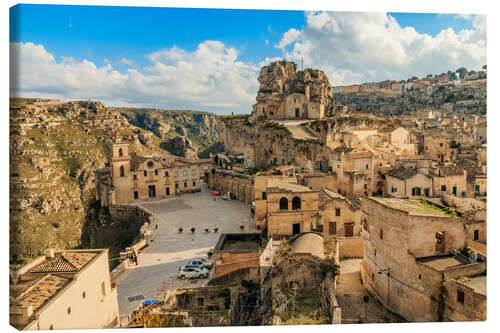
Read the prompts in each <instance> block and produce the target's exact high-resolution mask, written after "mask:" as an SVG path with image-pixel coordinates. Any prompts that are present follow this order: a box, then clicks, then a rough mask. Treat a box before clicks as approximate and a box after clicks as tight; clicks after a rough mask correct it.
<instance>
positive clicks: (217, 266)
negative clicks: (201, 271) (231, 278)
mask: <svg viewBox="0 0 500 333" xmlns="http://www.w3.org/2000/svg"><path fill="white" fill-rule="evenodd" d="M260 250H261V233H233V234H221V235H220V237H219V240H218V241H217V244H216V245H215V248H214V253H213V257H212V260H213V262H214V269H213V273H212V274H213V276H212V278H220V277H221V276H225V275H227V274H229V273H232V272H236V271H241V270H245V269H246V270H249V272H248V273H247V274H246V275H247V280H252V279H254V280H256V279H257V277H258V275H259V259H260Z"/></svg>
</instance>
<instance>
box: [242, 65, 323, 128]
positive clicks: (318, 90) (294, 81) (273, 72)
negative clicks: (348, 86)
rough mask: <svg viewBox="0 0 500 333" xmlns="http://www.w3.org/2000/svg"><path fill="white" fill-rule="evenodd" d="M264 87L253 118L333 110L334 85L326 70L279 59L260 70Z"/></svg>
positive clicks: (310, 115)
mask: <svg viewBox="0 0 500 333" xmlns="http://www.w3.org/2000/svg"><path fill="white" fill-rule="evenodd" d="M258 81H259V83H260V88H259V91H258V93H257V103H256V104H254V106H253V111H252V115H251V116H250V118H249V120H250V121H256V120H264V119H322V118H323V117H324V116H325V115H329V114H331V113H332V112H333V97H332V87H331V85H330V82H329V81H328V77H327V76H326V74H325V73H324V72H322V71H320V70H315V69H310V68H308V69H305V70H300V71H299V69H298V66H297V64H295V63H293V62H287V61H284V60H282V61H275V62H273V63H271V64H270V65H269V66H264V67H263V68H262V69H261V71H260V74H259V77H258Z"/></svg>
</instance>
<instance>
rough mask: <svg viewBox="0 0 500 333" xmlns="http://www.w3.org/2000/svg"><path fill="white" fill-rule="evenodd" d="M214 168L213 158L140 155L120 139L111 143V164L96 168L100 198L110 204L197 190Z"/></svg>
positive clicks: (97, 196) (104, 202)
mask: <svg viewBox="0 0 500 333" xmlns="http://www.w3.org/2000/svg"><path fill="white" fill-rule="evenodd" d="M212 168H213V166H212V160H211V159H202V160H190V159H186V158H182V157H176V156H168V155H165V156H139V155H137V154H135V153H129V145H128V144H126V143H119V142H117V143H114V144H112V145H111V153H110V161H109V167H105V168H103V169H99V170H97V171H96V182H97V184H96V199H97V200H100V202H101V206H109V205H114V204H129V203H132V202H137V201H145V200H154V199H161V198H170V197H174V196H175V195H177V194H180V193H186V192H197V191H200V190H201V178H206V177H207V176H208V175H209V174H210V173H211V170H212Z"/></svg>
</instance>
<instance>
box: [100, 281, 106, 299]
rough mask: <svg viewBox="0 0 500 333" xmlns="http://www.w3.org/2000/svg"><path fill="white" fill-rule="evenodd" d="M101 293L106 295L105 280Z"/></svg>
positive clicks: (102, 283)
mask: <svg viewBox="0 0 500 333" xmlns="http://www.w3.org/2000/svg"><path fill="white" fill-rule="evenodd" d="M101 293H102V296H106V283H105V282H104V281H102V282H101Z"/></svg>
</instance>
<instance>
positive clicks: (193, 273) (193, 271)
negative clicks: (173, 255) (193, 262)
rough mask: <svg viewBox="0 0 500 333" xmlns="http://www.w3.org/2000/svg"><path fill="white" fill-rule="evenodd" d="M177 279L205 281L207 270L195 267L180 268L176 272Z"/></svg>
mask: <svg viewBox="0 0 500 333" xmlns="http://www.w3.org/2000/svg"><path fill="white" fill-rule="evenodd" d="M177 278H178V279H182V280H184V279H206V278H208V270H207V269H206V268H198V267H196V266H181V267H179V270H178V271H177Z"/></svg>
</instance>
